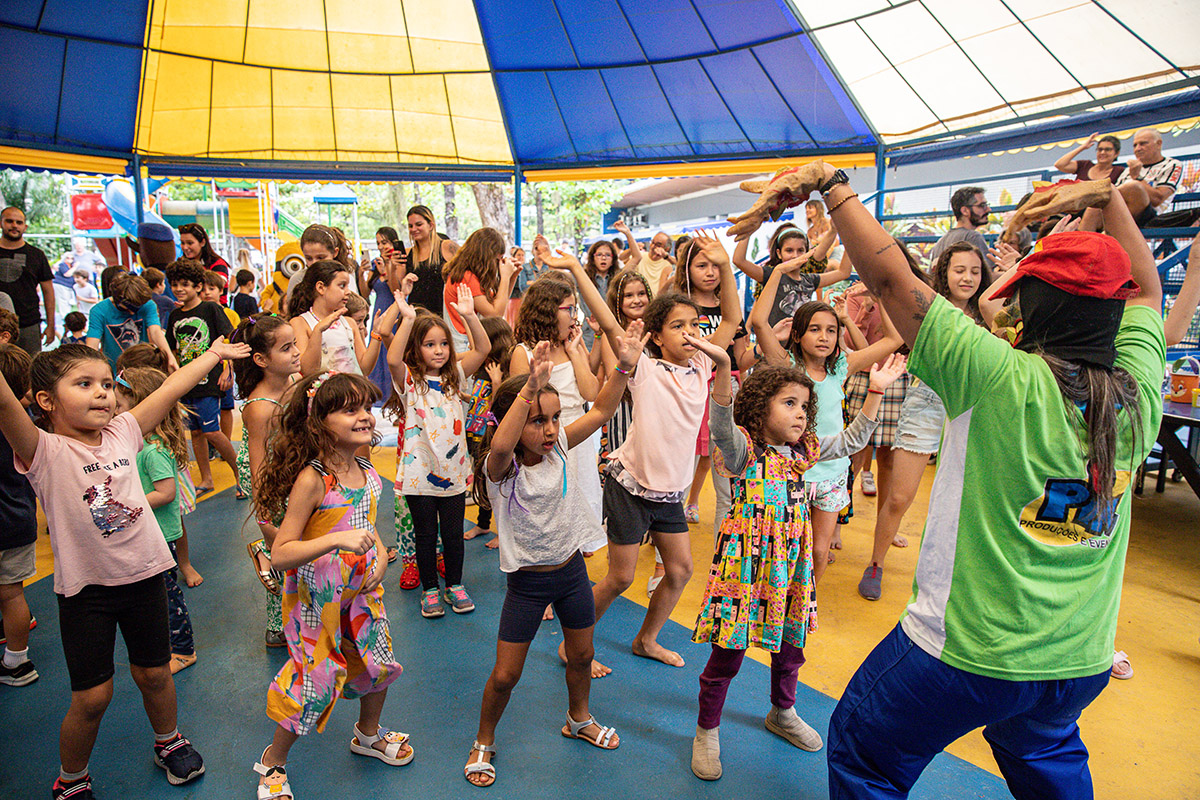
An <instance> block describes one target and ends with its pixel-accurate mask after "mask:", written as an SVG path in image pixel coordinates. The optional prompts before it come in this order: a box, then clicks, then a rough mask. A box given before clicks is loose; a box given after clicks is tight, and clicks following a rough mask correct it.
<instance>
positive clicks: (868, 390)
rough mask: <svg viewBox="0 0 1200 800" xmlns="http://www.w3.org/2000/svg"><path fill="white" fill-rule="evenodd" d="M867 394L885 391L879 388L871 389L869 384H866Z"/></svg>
mask: <svg viewBox="0 0 1200 800" xmlns="http://www.w3.org/2000/svg"><path fill="white" fill-rule="evenodd" d="M867 394H885V392H882V391H880V390H879V389H872V388H871V387H870V386H868V387H867Z"/></svg>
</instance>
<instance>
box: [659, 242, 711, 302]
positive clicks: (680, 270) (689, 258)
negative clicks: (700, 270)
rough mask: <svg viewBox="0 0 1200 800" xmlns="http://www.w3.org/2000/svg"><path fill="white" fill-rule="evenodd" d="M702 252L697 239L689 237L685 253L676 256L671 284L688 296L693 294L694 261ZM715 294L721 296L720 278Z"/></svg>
mask: <svg viewBox="0 0 1200 800" xmlns="http://www.w3.org/2000/svg"><path fill="white" fill-rule="evenodd" d="M700 252H701V250H700V247H699V246H698V245H697V244H696V240H695V239H688V240H687V241H686V242H684V245H683V254H682V255H676V257H675V275H674V276H673V277H672V279H671V285H672V286H673V287H675V291H677V292H679V293H680V294H685V295H687V296H688V297H691V296H692V262H693V261H695V260H696V256H697V255H699V254H700ZM713 294H716V295H717V296H720V294H721V282H720V281H719V280H718V281H717V285H716V286H715V287H714V288H713Z"/></svg>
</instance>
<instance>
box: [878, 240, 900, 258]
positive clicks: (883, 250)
mask: <svg viewBox="0 0 1200 800" xmlns="http://www.w3.org/2000/svg"><path fill="white" fill-rule="evenodd" d="M895 246H896V243H895V242H894V241H892V242H888V243H887V244H886V245H884V246H883V247H881V248H879V249H878V250H876V251H875V255H877V256H881V255H883V254H884V253H886V252H887V251H888V250H891V249H892V248H893V247H895Z"/></svg>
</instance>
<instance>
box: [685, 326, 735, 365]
mask: <svg viewBox="0 0 1200 800" xmlns="http://www.w3.org/2000/svg"><path fill="white" fill-rule="evenodd" d="M683 339H684V341H686V342H688V343H690V344H691V345H693V346H694V347H695V348H696V349H697V350H699V351H700V352H701V353H704V354H705V355H707V356H708V357H709V358H711V359H712V360H713V363H714V364H716V365H717V366H719V367H720V366H728V365H729V363H730V362H729V353H727V352H725V350H724V349H723V348H720V347H717V346H716V345H715V344H713V343H712V342H710V341H708V340H707V339H701V338H700V337H699V336H692V335H691V334H690V333H685V334H684V335H683Z"/></svg>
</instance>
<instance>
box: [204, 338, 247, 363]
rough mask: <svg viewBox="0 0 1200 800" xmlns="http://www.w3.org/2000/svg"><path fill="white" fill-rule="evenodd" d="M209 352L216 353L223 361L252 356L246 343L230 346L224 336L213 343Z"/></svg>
mask: <svg viewBox="0 0 1200 800" xmlns="http://www.w3.org/2000/svg"><path fill="white" fill-rule="evenodd" d="M208 352H210V353H216V354H217V357H218V358H220V359H221V360H222V361H226V360H232V359H235V358H246V357H247V356H249V355H250V345H248V344H246V343H245V342H237V343H236V344H230V343H229V341H228V340H227V339H226V338H225V337H224V336H222V337H221V338H220V339H217V340H216V341H215V342H213V343H212V347H210V348H208Z"/></svg>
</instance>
